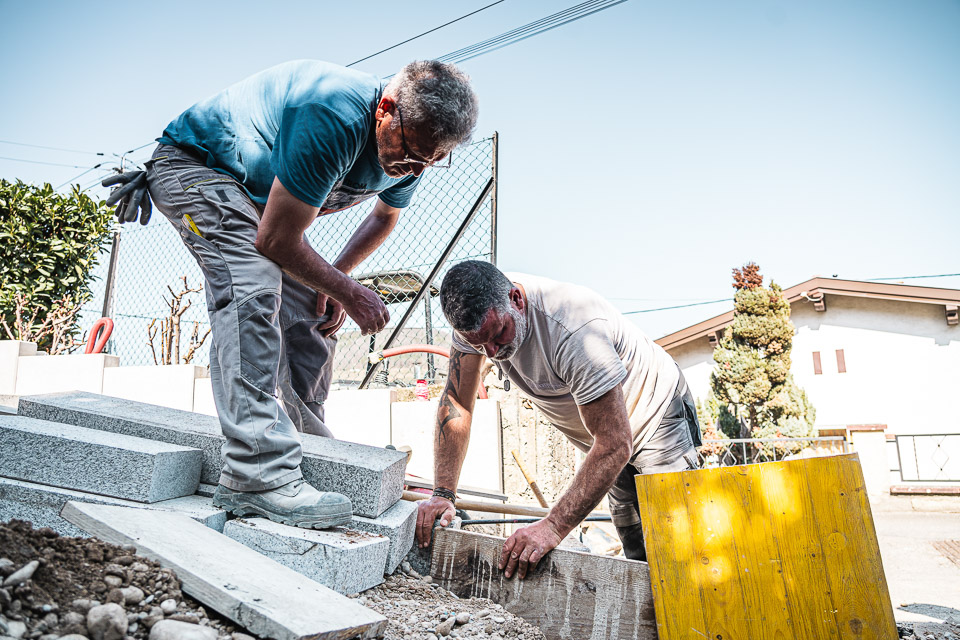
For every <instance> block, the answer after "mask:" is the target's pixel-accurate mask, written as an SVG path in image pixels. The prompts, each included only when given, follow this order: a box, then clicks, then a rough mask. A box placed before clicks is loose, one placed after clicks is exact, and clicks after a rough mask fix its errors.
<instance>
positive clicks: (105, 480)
mask: <svg viewBox="0 0 960 640" xmlns="http://www.w3.org/2000/svg"><path fill="white" fill-rule="evenodd" d="M0 451H3V456H2V457H0V476H2V477H5V478H13V479H15V480H25V481H27V482H38V483H42V484H47V485H52V486H55V487H60V488H63V489H74V490H76V491H83V492H86V493H98V494H100V495H105V496H111V497H113V498H122V499H124V500H133V501H135V502H158V501H160V500H170V499H172V498H179V497H182V496H189V495H192V494H193V493H194V492H196V490H197V485H198V484H199V482H200V465H201V454H200V451H199V450H197V449H191V448H187V447H181V446H179V445H175V444H168V443H165V442H156V441H154V440H145V439H143V438H136V437H133V436H128V435H122V434H112V433H104V432H103V431H97V430H95V429H85V428H82V427H78V426H74V425H66V424H60V423H57V422H49V421H46V420H38V419H35V418H26V417H23V416H0Z"/></svg>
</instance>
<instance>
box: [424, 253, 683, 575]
mask: <svg viewBox="0 0 960 640" xmlns="http://www.w3.org/2000/svg"><path fill="white" fill-rule="evenodd" d="M440 299H441V302H442V305H443V312H444V315H445V316H446V317H447V320H448V321H449V322H450V325H451V326H452V327H453V328H454V330H455V333H454V339H453V348H452V349H451V354H450V373H449V376H448V379H447V385H446V388H445V389H444V391H443V394H442V395H441V397H440V408H439V411H438V414H437V429H436V435H435V440H434V447H435V454H434V459H435V460H436V461H437V462H436V469H435V476H434V478H435V484H436V487H437V488H436V490H435V491H434V495H433V497H432V498H431V499H430V500H426V501H423V502H421V503H420V505H419V512H418V516H417V539H418V541H419V542H420V544H421V546H426V545H427V544H429V542H430V538H431V532H432V528H433V524H434V521H435V520H436V519H437V518H440V524H441V525H442V526H446V525H447V524H449V522H450V521H451V520H452V518H453V516H454V514H455V510H454V505H453V498H454V496H455V492H456V487H457V482H458V479H459V475H460V468H461V466H462V465H463V459H464V456H465V454H466V449H467V442H468V440H469V434H470V422H471V413H472V411H473V403H474V398H475V397H476V389H477V386H478V384H479V383H480V371H481V370H482V367H483V361H484V358H485V357H489V358H491V359H492V360H493V361H494V362H495V363H496V365H497V366H499V367H500V370H501V372H502V373H503V374H504V375H505V376H506V377H507V379H509V380H510V382H511V383H513V384H516V385H517V386H518V387H519V388H520V389H521V390H522V391H523V392H524V394H526V395H527V396H529V397H530V399H531V400H532V401H533V403H534V404H536V405H537V407H538V408H539V409H540V410H541V411H542V412H543V413H544V415H546V416H547V417H548V418H549V419H550V421H551V422H552V423H553V424H554V425H555V426H556V427H557V429H559V430H560V431H561V432H562V433H563V434H564V435H565V436H566V437H567V438H568V439H569V440H570V441H571V442H572V443H573V444H574V445H575V446H576V447H577V448H579V449H580V450H581V451H584V452H585V453H586V454H587V456H586V458H585V459H584V461H583V464H582V466H581V468H580V470H579V471H578V472H577V475H576V477H575V478H574V480H573V483H572V484H571V485H570V487H569V488H568V489H567V491H566V492H565V493H564V494H563V495H562V496H561V497H560V499H559V500H558V501H557V503H556V504H555V505H554V506H553V508H552V509H551V510H550V513H549V514H548V515H547V517H546V518H544V519H543V520H541V521H539V522H537V523H534V524H532V525H530V526H528V527H524V528H522V529H519V530H517V531H516V532H515V533H514V534H513V535H512V536H510V538H509V539H508V540H507V542H506V544H505V545H504V548H503V554H502V555H501V558H500V568H501V569H504V570H505V572H506V576H507V577H508V578H509V577H510V576H511V575H512V574H513V572H514V571H515V570H516V571H518V572H519V574H520V577H521V578H523V577H524V576H525V575H526V572H527V570H528V568H531V567H533V566H535V565H536V564H537V562H538V561H539V560H540V558H542V557H543V556H544V555H545V554H546V553H547V552H549V551H550V550H551V549H553V548H554V547H555V546H556V545H557V544H559V542H560V541H561V540H562V539H563V538H564V537H565V536H566V535H567V534H568V533H570V531H572V530H573V529H574V528H575V527H576V526H577V524H579V523H580V521H582V520H583V518H584V517H586V515H587V514H588V513H589V512H590V511H591V510H592V509H593V508H594V507H595V506H596V505H597V504H598V503H599V502H600V500H601V499H602V498H603V496H604V494H608V496H609V502H610V512H611V516H612V519H613V523H614V525H615V526H616V528H617V533H618V534H619V535H620V539H621V541H622V542H623V548H624V554H625V555H626V556H627V557H628V558H632V559H637V560H643V559H646V552H645V550H644V546H643V533H642V529H641V526H640V514H639V506H638V503H637V494H636V485H635V484H634V476H635V475H636V474H638V473H663V472H667V471H681V470H685V469H690V468H696V467H697V466H698V462H697V454H696V448H695V447H696V446H697V445H699V444H700V427H699V424H698V423H697V417H696V410H695V408H694V406H693V399H692V396H691V394H690V392H689V390H688V389H687V386H686V383H685V382H684V380H683V376H682V374H681V373H680V369H679V367H678V366H677V364H676V363H675V362H674V361H673V359H672V358H670V356H669V355H667V353H666V352H665V351H664V350H663V349H662V348H661V347H660V346H659V345H657V344H656V343H655V342H653V341H652V340H650V338H649V337H647V336H646V335H645V334H644V333H643V332H642V331H640V330H639V329H638V328H637V327H636V326H634V325H633V324H632V323H630V322H629V321H627V320H626V319H625V318H624V317H623V315H621V314H620V312H619V311H617V310H616V308H614V307H613V305H611V304H610V303H609V302H607V301H606V300H605V299H603V298H602V297H600V296H599V295H597V294H596V293H594V292H593V291H591V290H590V289H587V288H585V287H580V286H576V285H572V284H567V283H562V282H556V281H553V280H548V279H546V278H540V277H536V276H531V275H527V274H520V273H511V274H503V273H502V272H500V271H499V270H498V269H497V268H496V267H495V266H493V265H492V264H490V263H487V262H481V261H467V262H463V263H460V264H458V265H456V266H454V267H453V268H452V269H451V270H450V271H449V272H448V274H447V276H446V277H445V278H444V280H443V285H442V287H441V291H440Z"/></svg>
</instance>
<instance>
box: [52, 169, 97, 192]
mask: <svg viewBox="0 0 960 640" xmlns="http://www.w3.org/2000/svg"><path fill="white" fill-rule="evenodd" d="M104 164H106V162H100V163H98V164H95V165H93V166H92V167H90V168H89V169H87V170H86V171H84V172H83V173H81V174H79V175H75V176H74V177H72V178H70V179H69V180H67V181H66V182H64V183H63V184H61V185H59V186H58V187H56V191H59V190H60V189H63V188H64V187H65V186H67V185H68V184H70V183H71V182H73V181H74V180H77V179H78V178H82V177H83V176H85V175H87V174H88V173H90V172H91V171H95V170H96V169H99V168H100V167H102V166H103V165H104Z"/></svg>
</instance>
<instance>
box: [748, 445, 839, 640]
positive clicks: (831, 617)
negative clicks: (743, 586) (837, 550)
mask: <svg viewBox="0 0 960 640" xmlns="http://www.w3.org/2000/svg"><path fill="white" fill-rule="evenodd" d="M804 462H806V461H804V460H797V461H792V462H767V463H764V464H760V465H756V466H757V472H758V473H759V475H760V483H759V485H760V486H759V489H760V490H761V491H762V493H763V502H764V504H765V505H766V514H767V517H769V518H770V523H771V527H772V530H773V535H774V539H775V541H776V545H777V549H778V550H779V554H780V566H781V568H782V569H783V574H782V575H783V584H784V587H785V590H786V597H787V607H788V609H789V611H790V619H791V620H792V622H793V627H794V634H795V637H796V638H798V639H800V638H804V639H806V638H810V639H811V640H836V639H837V638H838V635H837V627H838V625H837V616H836V612H835V611H834V607H833V600H832V598H831V597H830V585H829V582H828V581H827V574H826V571H825V569H824V566H823V553H822V549H821V544H820V538H819V535H818V533H817V532H816V530H815V527H814V526H813V524H814V518H815V514H814V513H813V510H812V507H811V503H810V494H809V490H808V487H807V484H808V482H807V479H806V478H805V474H806V471H797V470H798V469H806V466H805V465H804V464H803V463H804Z"/></svg>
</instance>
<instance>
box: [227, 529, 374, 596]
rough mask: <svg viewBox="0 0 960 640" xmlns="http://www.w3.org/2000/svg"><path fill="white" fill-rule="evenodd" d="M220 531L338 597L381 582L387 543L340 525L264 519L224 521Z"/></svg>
mask: <svg viewBox="0 0 960 640" xmlns="http://www.w3.org/2000/svg"><path fill="white" fill-rule="evenodd" d="M223 534H224V535H226V536H228V537H230V538H233V539H234V540H236V541H237V542H239V543H241V544H243V545H244V546H246V547H249V548H251V549H253V550H254V551H256V552H258V553H261V554H263V555H265V556H267V557H268V558H270V559H271V560H274V561H276V562H279V563H280V564H282V565H284V566H286V567H289V568H290V569H293V570H294V571H296V572H297V573H299V574H302V575H304V576H306V577H308V578H310V579H311V580H313V581H315V582H319V583H320V584H322V585H324V586H325V587H328V588H330V589H333V590H334V591H336V592H338V593H341V594H343V595H348V594H351V593H359V592H361V591H365V590H367V589H370V588H372V587H375V586H377V585H378V584H380V583H381V582H383V568H384V565H385V564H386V562H387V554H388V552H389V550H390V541H389V540H388V539H387V538H385V537H384V536H377V535H373V534H370V533H363V532H358V531H351V530H349V529H344V528H342V527H335V528H333V529H325V530H319V531H318V530H313V529H301V528H299V527H288V526H287V525H283V524H279V523H276V522H271V521H270V520H267V519H266V518H240V519H237V520H230V521H229V522H227V524H226V526H225V527H224V528H223Z"/></svg>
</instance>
